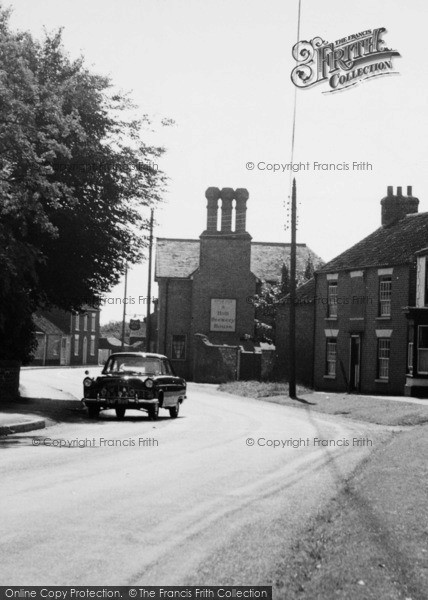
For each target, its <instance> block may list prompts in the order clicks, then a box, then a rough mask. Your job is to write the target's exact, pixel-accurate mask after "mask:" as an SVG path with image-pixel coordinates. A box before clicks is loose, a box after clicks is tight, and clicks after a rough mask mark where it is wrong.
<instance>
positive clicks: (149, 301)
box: [146, 208, 154, 352]
mask: <svg viewBox="0 0 428 600" xmlns="http://www.w3.org/2000/svg"><path fill="white" fill-rule="evenodd" d="M153 215H154V210H153V208H152V209H151V212H150V238H149V274H148V278H147V317H146V351H147V352H150V338H151V333H152V332H151V328H150V308H151V305H152V254H153Z"/></svg>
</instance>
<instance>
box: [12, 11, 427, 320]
mask: <svg viewBox="0 0 428 600" xmlns="http://www.w3.org/2000/svg"><path fill="white" fill-rule="evenodd" d="M4 4H6V5H10V6H12V8H13V10H14V13H13V16H12V25H13V26H14V27H16V28H20V29H28V30H30V31H31V32H32V33H33V34H35V35H36V37H40V36H41V35H42V32H43V26H45V27H46V28H47V29H48V30H53V29H56V28H58V27H61V26H62V27H64V42H65V46H66V48H67V49H68V50H69V52H70V54H71V55H72V56H77V55H79V54H83V55H84V56H85V57H86V61H87V65H88V66H90V67H91V68H92V69H93V70H94V71H97V72H99V73H103V74H109V75H110V76H111V78H112V80H113V82H114V83H115V84H116V85H117V87H119V88H121V89H122V90H130V91H132V96H133V98H134V100H135V101H136V103H137V104H138V105H139V106H140V108H141V111H142V112H144V113H149V114H151V115H153V116H154V117H155V118H156V119H160V118H162V117H169V118H172V119H174V120H175V121H176V125H175V126H174V127H172V128H166V129H165V128H161V129H160V130H159V133H158V135H157V136H156V138H155V139H154V141H155V142H156V143H160V144H163V145H165V146H166V148H167V154H166V156H165V157H164V158H163V159H162V161H161V162H160V163H159V166H160V167H161V168H162V169H164V170H165V171H166V173H167V174H168V176H169V177H170V183H169V192H168V194H167V195H166V197H165V204H164V205H163V206H162V209H161V210H159V211H157V214H156V219H157V223H158V224H157V227H156V231H155V235H156V236H159V237H184V238H197V237H198V236H199V235H200V233H201V232H202V230H203V229H204V228H205V218H206V213H205V211H206V208H205V205H206V201H205V198H204V192H205V189H206V188H207V187H209V186H217V187H220V188H221V187H233V188H237V187H246V188H248V190H249V193H250V199H249V201H248V211H247V230H248V231H249V232H250V234H251V235H252V236H253V239H254V240H257V241H272V242H281V241H289V232H288V231H284V224H285V219H286V214H285V209H284V201H286V200H287V196H288V195H289V175H288V173H287V172H285V173H279V172H277V173H273V172H271V171H266V170H265V171H261V170H258V169H257V168H255V169H254V170H252V171H249V170H247V169H246V163H247V162H249V161H252V162H254V163H255V164H256V165H257V163H258V162H260V161H263V162H266V163H288V162H290V148H291V131H292V114H293V100H294V89H295V88H294V86H293V84H292V83H291V80H290V72H291V70H292V68H293V66H294V62H293V58H292V55H291V49H292V46H293V44H294V43H295V41H296V30H297V7H298V0H269V1H263V0H89V1H88V0H31V1H30V0H13V1H9V2H4ZM301 16H302V18H301V34H300V39H301V40H305V39H306V40H308V39H312V38H313V37H315V36H320V37H322V38H323V39H324V40H327V41H331V42H333V41H335V40H337V39H339V38H343V37H346V36H348V35H351V34H354V33H358V32H361V31H365V30H367V29H374V28H378V27H385V28H386V30H387V32H386V33H385V34H383V38H384V40H385V43H386V45H387V46H388V47H389V48H392V49H395V50H397V51H398V52H400V54H401V58H396V59H395V60H394V68H395V70H396V71H397V72H398V73H399V75H396V76H386V77H380V78H374V79H371V80H369V81H367V82H363V83H360V84H359V85H357V86H353V87H352V88H351V89H350V90H347V91H344V92H340V93H336V94H323V92H324V91H327V89H329V88H328V86H327V85H325V84H324V85H320V86H314V87H313V88H310V89H305V90H300V89H299V90H298V91H297V120H296V145H295V154H294V161H295V162H299V161H302V162H306V161H310V162H311V163H312V162H313V161H318V162H321V163H343V162H347V163H351V164H352V162H353V161H366V162H370V163H372V165H373V170H372V171H353V170H349V171H317V172H316V171H313V170H312V169H311V171H309V172H301V173H299V174H297V184H298V199H299V230H298V241H299V242H305V243H306V244H307V245H308V246H309V247H310V248H312V249H313V250H314V251H315V252H316V253H317V254H319V255H320V256H321V257H322V258H323V259H324V260H329V259H331V258H333V257H334V256H335V255H337V254H338V253H340V252H342V251H343V250H345V249H346V248H347V247H349V246H350V245H352V244H353V243H355V242H356V241H358V240H359V239H361V238H362V237H364V236H365V235H367V234H368V233H370V232H371V231H373V230H374V229H376V228H377V227H378V226H379V224H380V204H379V202H380V200H381V198H382V197H383V196H384V195H385V194H386V187H387V185H394V186H399V185H401V186H403V188H405V186H407V185H413V190H414V194H415V195H416V196H418V197H419V198H420V201H421V202H420V206H419V209H420V210H421V211H426V210H428V197H426V195H427V194H426V191H427V190H428V187H427V179H428V170H427V159H428V152H427V144H428V117H427V110H426V106H427V105H428V98H427V92H428V83H427V79H426V77H427V59H428V56H427V52H426V49H425V45H426V42H425V40H426V35H427V34H426V24H427V16H428V8H427V4H426V2H423V1H422V0H410V1H409V2H407V3H403V2H402V1H400V0H388V1H386V0H385V1H382V0H359V1H358V2H354V3H346V4H345V3H344V2H343V1H342V2H340V1H339V0H324V1H323V2H319V0H302V15H301ZM146 272H147V270H146V266H145V265H143V266H139V267H136V268H134V269H133V270H132V273H131V275H130V282H129V294H130V295H131V296H134V297H138V296H140V295H145V293H146V285H147V281H146V279H147V275H146ZM155 293H156V287H155ZM120 296H123V288H120V287H119V288H117V289H115V290H113V291H112V297H120ZM134 310H135V312H136V313H139V312H141V313H144V312H145V307H144V306H142V305H141V306H140V307H137V308H135V307H133V308H132V311H131V312H132V314H131V315H130V316H132V315H133V313H134ZM111 318H121V307H118V306H117V307H116V308H114V307H111V306H110V307H109V308H108V309H105V310H103V312H102V321H103V322H105V321H108V320H110V319H111Z"/></svg>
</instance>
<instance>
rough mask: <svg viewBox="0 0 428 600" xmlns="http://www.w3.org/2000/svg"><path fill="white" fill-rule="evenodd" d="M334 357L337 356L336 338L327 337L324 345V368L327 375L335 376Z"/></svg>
mask: <svg viewBox="0 0 428 600" xmlns="http://www.w3.org/2000/svg"><path fill="white" fill-rule="evenodd" d="M336 358H337V340H336V339H335V338H328V339H327V346H326V368H325V374H326V375H328V377H336Z"/></svg>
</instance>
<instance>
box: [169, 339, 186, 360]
mask: <svg viewBox="0 0 428 600" xmlns="http://www.w3.org/2000/svg"><path fill="white" fill-rule="evenodd" d="M171 358H172V359H173V360H186V336H185V335H173V336H172V344H171Z"/></svg>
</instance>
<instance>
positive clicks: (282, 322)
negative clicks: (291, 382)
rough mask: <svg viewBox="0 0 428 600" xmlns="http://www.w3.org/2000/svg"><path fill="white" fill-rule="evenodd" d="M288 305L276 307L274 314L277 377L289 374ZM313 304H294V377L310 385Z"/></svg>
mask: <svg viewBox="0 0 428 600" xmlns="http://www.w3.org/2000/svg"><path fill="white" fill-rule="evenodd" d="M289 318H290V307H289V305H287V304H283V305H280V306H279V307H278V311H277V315H276V338H275V341H276V352H277V359H276V365H275V375H276V378H278V379H285V380H287V379H288V375H289V368H290V363H289V351H288V344H289V331H290V321H289ZM314 321H315V315H314V304H313V302H308V303H305V302H302V303H298V304H296V379H297V381H298V382H299V383H302V384H303V385H307V386H309V387H312V385H313V362H314Z"/></svg>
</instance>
